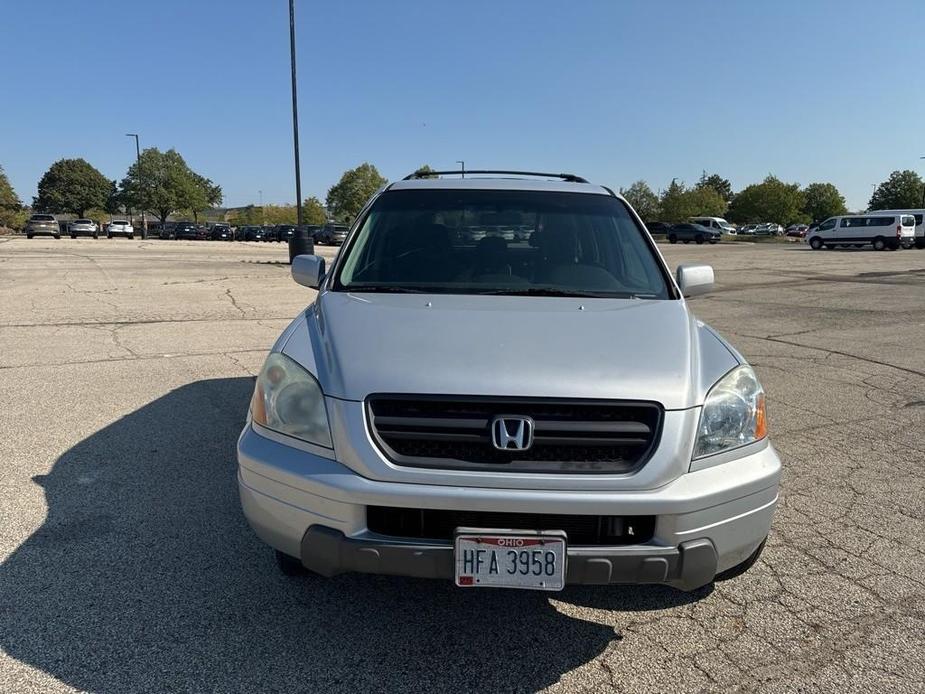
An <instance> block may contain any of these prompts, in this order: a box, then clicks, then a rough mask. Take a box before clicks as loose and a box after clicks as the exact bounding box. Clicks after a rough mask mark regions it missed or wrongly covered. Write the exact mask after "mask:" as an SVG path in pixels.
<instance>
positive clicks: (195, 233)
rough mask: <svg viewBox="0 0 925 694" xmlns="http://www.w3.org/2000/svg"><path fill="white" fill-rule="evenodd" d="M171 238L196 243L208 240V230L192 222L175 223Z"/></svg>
mask: <svg viewBox="0 0 925 694" xmlns="http://www.w3.org/2000/svg"><path fill="white" fill-rule="evenodd" d="M173 238H175V239H180V240H187V241H198V240H200V239H207V238H209V230H208V229H206V228H204V227H200V226H198V225H197V224H193V222H177V225H176V226H175V227H174V229H173Z"/></svg>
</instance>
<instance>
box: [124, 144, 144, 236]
mask: <svg viewBox="0 0 925 694" xmlns="http://www.w3.org/2000/svg"><path fill="white" fill-rule="evenodd" d="M125 136H126V137H134V138H135V161H136V162H137V163H138V179H139V181H140V180H141V146H140V145H139V144H138V134H137V133H126V134H125ZM141 238H143V239H146V238H148V218H147V216H146V215H145V208H144V205H142V206H141Z"/></svg>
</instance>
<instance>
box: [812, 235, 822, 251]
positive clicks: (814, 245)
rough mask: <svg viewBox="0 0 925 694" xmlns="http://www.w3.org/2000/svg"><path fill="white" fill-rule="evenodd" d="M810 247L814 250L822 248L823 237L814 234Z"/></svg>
mask: <svg viewBox="0 0 925 694" xmlns="http://www.w3.org/2000/svg"><path fill="white" fill-rule="evenodd" d="M809 247H810V248H812V249H813V250H814V251H818V250H819V249H820V248H822V239H820V238H819V237H818V236H813V237H812V238H811V239H810V240H809Z"/></svg>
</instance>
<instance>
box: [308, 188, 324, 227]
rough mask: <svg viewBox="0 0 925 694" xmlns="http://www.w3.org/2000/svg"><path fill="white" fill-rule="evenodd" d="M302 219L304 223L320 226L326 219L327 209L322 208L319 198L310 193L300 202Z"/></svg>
mask: <svg viewBox="0 0 925 694" xmlns="http://www.w3.org/2000/svg"><path fill="white" fill-rule="evenodd" d="M302 219H303V220H304V221H305V223H306V224H315V225H318V226H320V225H322V224H324V223H325V222H326V221H328V211H327V210H326V209H324V205H322V204H321V200H319V199H318V198H316V197H315V196H314V195H312V196H311V197H309V198H306V199H305V202H303V203H302Z"/></svg>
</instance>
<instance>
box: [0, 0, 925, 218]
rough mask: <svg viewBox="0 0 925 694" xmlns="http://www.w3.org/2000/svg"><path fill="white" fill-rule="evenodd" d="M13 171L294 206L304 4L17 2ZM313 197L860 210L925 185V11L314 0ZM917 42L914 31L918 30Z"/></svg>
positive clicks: (9, 163) (0, 113) (310, 74)
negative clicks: (569, 174)
mask: <svg viewBox="0 0 925 694" xmlns="http://www.w3.org/2000/svg"><path fill="white" fill-rule="evenodd" d="M4 5H5V6H4V9H3V23H4V28H5V31H4V32H3V36H2V37H0V64H2V65H3V66H4V68H5V69H4V77H3V85H4V90H3V91H4V94H5V95H6V97H7V98H6V103H5V104H4V105H3V107H2V108H0V165H2V166H3V167H4V168H5V169H6V171H7V174H8V175H9V177H10V179H11V181H12V183H13V186H14V188H15V189H16V191H17V192H18V193H19V195H20V197H21V198H23V199H24V200H25V201H29V200H31V197H32V196H33V195H34V194H35V185H36V183H37V181H38V179H39V178H40V177H41V175H42V173H43V172H44V171H45V170H46V169H47V167H48V166H49V165H50V164H51V163H52V162H53V161H55V160H57V159H59V158H61V157H84V158H86V159H87V160H88V161H90V162H91V163H92V164H94V165H95V166H96V167H97V168H99V169H100V170H101V171H102V172H103V173H104V174H106V175H107V176H108V177H110V178H121V177H122V176H123V174H124V172H125V170H126V168H127V167H128V165H129V164H130V163H131V162H132V160H133V158H134V144H133V142H132V141H131V140H130V139H129V138H126V137H124V133H127V132H138V133H140V134H141V138H142V146H143V147H144V146H157V147H159V148H161V149H166V148H169V147H175V148H176V149H177V150H178V151H179V152H180V153H181V154H182V155H183V156H184V157H185V158H186V160H187V162H188V163H189V164H190V165H191V166H192V167H193V168H194V169H195V170H197V171H199V172H200V173H202V174H204V175H206V176H208V177H210V178H212V179H213V180H214V181H216V182H218V183H219V184H220V185H221V186H222V187H223V189H224V192H225V202H226V204H229V205H241V204H246V203H249V202H257V201H258V191H259V190H262V191H263V199H264V201H265V202H274V203H285V202H290V201H292V200H293V199H294V192H293V184H292V173H291V172H292V147H291V132H292V131H291V119H290V118H291V114H290V92H289V44H288V4H287V2H286V0H222V2H215V1H213V0H148V1H145V2H142V1H140V0H118V1H115V0H83V1H82V2H73V0H29V1H28V2H26V1H25V0H10V1H9V2H6V3H4ZM296 14H297V17H296V19H297V40H298V59H299V90H300V92H299V96H300V128H301V130H300V134H301V139H302V178H303V182H302V189H303V194H304V195H306V196H307V195H311V194H315V195H318V196H319V197H321V198H323V197H324V194H325V193H326V191H327V189H328V188H329V187H330V186H331V185H332V184H333V183H335V182H336V181H337V179H338V178H339V176H340V174H341V173H342V172H343V171H344V170H345V169H347V168H350V167H353V166H356V165H357V164H359V163H361V162H363V161H369V162H371V163H373V164H375V165H376V166H377V167H378V168H379V170H380V171H381V172H382V173H383V175H385V176H386V177H388V178H389V179H394V178H399V177H401V176H403V175H405V174H406V173H408V172H410V171H412V170H414V169H415V168H416V167H417V166H419V165H420V164H423V163H429V164H430V165H432V166H434V167H435V168H452V167H454V166H455V161H456V160H457V159H464V160H465V161H466V165H467V167H469V168H490V167H496V168H524V169H536V170H554V171H560V170H567V171H573V172H576V173H579V174H582V175H584V176H586V177H588V178H590V179H591V180H593V181H595V182H600V183H604V184H607V185H610V186H614V187H617V186H626V185H629V184H630V183H631V182H633V181H634V180H637V179H640V178H643V179H646V180H647V181H648V182H649V183H650V184H651V185H652V186H653V188H655V189H658V188H660V187H664V186H666V185H667V184H668V182H669V181H670V180H671V179H672V178H673V177H677V178H679V179H682V180H685V181H687V182H693V181H695V180H696V179H697V178H698V177H699V175H700V173H701V171H702V170H704V169H706V170H707V171H708V172H714V171H715V172H718V173H720V174H722V175H723V176H725V177H727V178H729V179H730V180H731V181H732V183H733V186H734V188H736V189H739V188H741V187H743V186H745V185H747V184H748V183H751V182H755V181H758V180H760V179H762V178H763V177H764V176H766V175H767V174H768V173H774V174H775V175H777V176H779V177H781V178H783V179H785V180H788V181H797V182H800V183H802V184H806V183H810V182H813V181H831V182H833V183H835V184H836V185H837V186H838V187H839V188H840V189H841V190H842V192H843V193H844V194H845V196H846V197H847V199H848V203H849V206H851V207H852V208H862V207H864V206H866V202H867V200H868V198H869V196H870V192H871V184H872V183H876V182H879V181H882V180H884V179H885V178H886V177H887V176H888V175H889V173H890V172H891V171H893V170H894V169H906V168H913V169H917V170H918V171H919V172H920V173H923V174H925V161H920V160H919V157H920V156H922V155H925V89H923V88H922V85H923V84H925V48H923V46H925V34H923V27H925V2H922V0H906V1H899V0H896V1H890V0H881V1H878V2H871V1H870V0H868V1H866V2H860V1H858V2H855V1H853V0H832V1H831V2H810V1H808V0H803V1H799V0H797V1H792V2H791V1H788V0H775V1H774V2H761V3H759V2H731V1H730V2H724V1H715V2H709V1H707V0H701V1H699V2H686V1H684V2H682V1H680V0H679V1H664V2H649V1H643V0H639V1H637V2H629V1H618V0H601V1H599V2H592V1H591V0H575V1H572V2H561V1H556V2H553V1H548V0H534V1H532V2H528V1H526V0H524V1H518V0H510V1H505V2H500V1H492V2H488V1H485V2H482V1H475V0H467V1H466V2H459V1H457V2H442V1H437V0H427V1H425V0H418V1H416V2H410V1H405V0H393V1H392V2H373V1H372V0H370V1H368V2H367V1H360V0H338V1H337V2H333V1H330V0H329V1H328V2H309V1H307V0H297V2H296ZM916 32H917V33H916Z"/></svg>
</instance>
